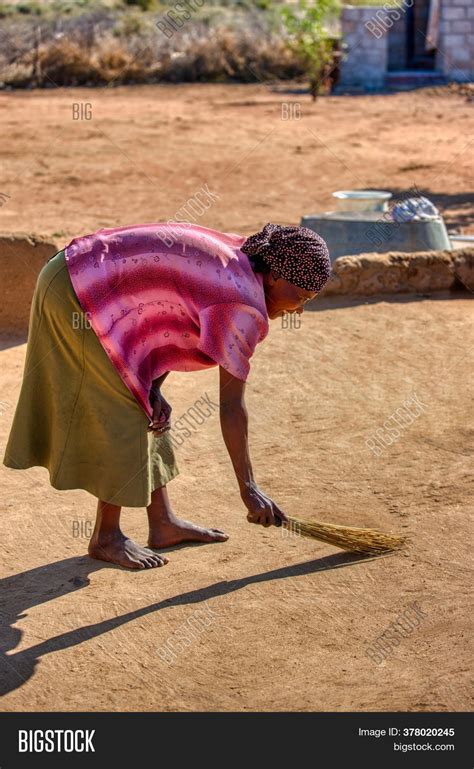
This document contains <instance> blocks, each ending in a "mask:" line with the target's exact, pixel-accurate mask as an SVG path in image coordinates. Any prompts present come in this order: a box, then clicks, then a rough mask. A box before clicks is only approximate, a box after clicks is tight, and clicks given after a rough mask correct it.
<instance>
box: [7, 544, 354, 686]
mask: <svg viewBox="0 0 474 769" xmlns="http://www.w3.org/2000/svg"><path fill="white" fill-rule="evenodd" d="M366 560H367V558H365V557H364V556H358V555H356V554H354V553H336V554H334V555H330V556H328V557H326V558H317V559H315V560H312V561H307V562H306V563H300V564H295V565H294V566H285V567H283V568H281V569H274V570H273V571H267V572H262V573H259V574H254V575H251V576H248V577H243V578H241V579H236V580H232V581H229V582H226V581H222V582H215V583H213V584H211V585H208V586H207V587H204V588H199V589H198V590H190V591H189V592H186V593H181V594H179V595H176V596H174V597H173V598H167V599H165V600H162V601H158V602H157V603H153V604H150V605H149V606H145V607H142V608H141V609H136V610H134V611H130V612H127V613H125V614H122V615H120V616H117V617H110V618H109V619H106V620H103V621H102V622H97V623H94V624H91V625H84V626H82V627H78V628H76V629H74V630H68V631H66V632H64V633H60V634H59V635H56V636H53V637H51V638H48V639H45V640H44V641H41V642H40V643H38V644H36V645H35V646H31V647H29V648H28V649H24V650H22V651H18V652H16V653H11V652H12V650H13V649H15V647H16V646H17V645H18V643H19V642H20V640H21V636H22V631H21V630H19V629H18V628H15V627H13V625H14V624H15V623H16V622H18V620H20V619H23V618H24V617H26V616H27V614H26V613H25V612H26V610H27V609H29V608H31V607H33V606H39V605H41V604H42V603H46V602H48V601H52V600H54V599H55V598H59V597H61V596H63V595H66V594H68V593H72V592H75V591H79V590H83V589H85V588H87V586H88V585H89V582H90V580H89V575H90V574H92V573H94V572H95V571H98V570H99V569H104V568H105V569H107V568H115V567H113V566H110V565H108V564H106V563H102V562H101V561H94V560H92V559H91V558H89V557H88V556H86V555H84V556H79V557H73V558H66V559H64V560H62V561H55V562H54V563H49V564H46V565H45V566H40V567H37V568H36V569H30V570H28V571H24V572H21V573H19V574H14V575H12V576H10V577H5V578H4V579H2V580H0V588H1V590H0V596H1V597H0V623H1V624H0V628H1V630H0V694H7V693H8V692H10V691H13V690H14V689H17V688H18V687H20V686H22V684H24V683H26V682H27V681H28V679H29V678H30V677H31V676H32V675H33V674H34V672H35V668H36V664H37V663H38V662H39V661H40V659H41V657H42V656H43V655H45V654H51V653H53V652H56V651H59V650H61V649H67V648H69V647H71V646H77V645H78V644H81V643H82V642H83V641H87V640H89V639H90V638H95V637H97V636H99V635H101V634H102V633H107V632H109V631H110V630H113V629H114V628H117V627H119V626H120V625H124V624H125V623H127V622H131V621H132V620H134V619H137V618H138V617H142V616H144V615H146V614H151V613H152V612H157V611H160V609H163V608H169V607H170V606H180V605H183V604H193V603H200V602H202V601H208V600H209V599H212V598H215V597H218V596H222V595H226V594H228V593H232V592H234V591H235V590H240V589H241V588H243V587H245V586H246V585H250V584H255V583H258V582H265V581H268V580H281V579H286V578H288V577H295V576H301V575H304V574H312V573H315V572H318V571H325V570H327V569H334V568H337V567H340V566H349V565H350V564H354V563H358V562H360V561H366ZM133 576H134V575H133V573H131V574H130V579H133Z"/></svg>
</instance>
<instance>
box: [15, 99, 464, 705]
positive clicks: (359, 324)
mask: <svg viewBox="0 0 474 769" xmlns="http://www.w3.org/2000/svg"><path fill="white" fill-rule="evenodd" d="M288 98H291V99H300V100H301V102H302V105H303V107H302V112H303V116H304V117H303V120H301V121H290V122H285V121H282V120H281V118H280V115H281V112H280V109H281V108H280V102H281V101H282V100H284V99H288ZM73 101H90V102H91V103H92V105H93V119H92V121H89V122H87V121H77V122H75V121H73V120H72V119H71V104H72V102H73ZM0 110H2V112H0V114H1V115H2V118H3V121H4V122H5V123H6V125H7V129H8V130H7V132H6V133H7V135H6V136H5V139H4V141H2V146H1V148H0V155H1V156H2V159H3V161H4V162H5V167H6V169H7V172H6V175H5V176H4V181H3V182H2V185H3V186H4V188H3V187H2V190H1V191H4V192H5V193H8V194H9V195H10V198H8V199H7V200H6V202H5V204H4V206H3V207H2V209H1V211H0V213H1V216H2V220H3V225H2V229H4V230H7V231H15V230H24V231H30V232H36V233H42V234H46V235H53V234H55V236H58V237H65V238H66V237H67V238H68V239H69V238H71V237H73V236H75V235H78V234H85V233H86V232H89V231H93V230H94V229H95V228H97V227H100V226H114V225H119V224H126V223H133V222H139V221H153V220H159V219H165V218H168V217H172V216H173V215H174V212H175V211H176V210H177V209H178V208H180V207H181V206H182V205H183V204H184V203H185V201H186V200H187V198H189V197H191V196H192V195H193V194H194V193H195V192H196V190H197V189H198V188H199V187H200V186H201V185H203V184H208V185H209V189H211V190H212V191H213V192H216V193H217V194H219V196H220V197H219V200H218V201H217V202H216V203H215V204H214V205H213V206H212V208H211V209H210V210H209V211H208V212H207V213H206V215H205V217H203V219H202V220H201V221H202V223H203V224H208V225H211V226H215V227H218V228H220V229H225V230H231V231H232V230H233V231H241V232H249V231H252V230H255V229H256V228H258V227H260V226H261V225H262V224H263V223H265V221H267V220H268V219H270V220H272V221H280V222H282V223H285V222H287V223H291V222H298V221H299V217H300V215H301V214H302V213H309V212H311V211H315V210H321V209H328V208H329V207H330V205H331V199H330V193H331V191H333V190H334V189H338V188H347V187H354V186H355V187H363V186H371V187H382V188H389V189H393V190H405V189H407V188H408V187H410V185H412V184H414V183H417V184H418V185H419V186H420V187H422V188H423V189H424V190H426V191H429V192H430V193H433V194H432V195H431V196H432V197H436V196H438V197H437V198H436V199H437V200H438V201H439V200H441V199H442V200H444V201H445V205H446V207H447V208H446V212H445V213H447V216H448V220H449V221H451V222H457V223H463V224H465V223H466V222H467V221H468V217H472V197H471V198H469V196H468V194H467V192H468V189H469V187H468V170H467V167H465V164H466V163H465V162H466V161H467V154H466V146H467V143H468V135H469V134H468V130H469V126H470V125H471V126H472V122H473V117H472V114H473V113H472V107H470V106H469V105H467V104H465V103H464V102H463V100H462V99H461V98H458V97H440V98H436V99H435V98H434V97H428V96H426V95H425V96H423V95H420V94H409V95H406V94H401V95H397V96H375V97H370V98H365V97H361V98H347V97H338V98H334V99H325V100H322V101H321V102H320V103H319V104H317V105H316V106H312V105H310V104H308V103H307V102H306V98H302V97H301V96H298V95H292V96H290V97H288V96H283V95H275V94H272V93H271V92H270V91H268V90H267V89H264V88H263V89H262V88H253V87H251V88H246V87H243V86H232V87H221V86H216V87H210V86H198V87H188V86H183V87H173V88H153V87H147V88H145V87H144V88H135V89H119V90H117V91H103V92H97V91H88V90H81V91H75V90H70V91H67V90H64V91H48V92H43V93H40V92H35V93H30V94H25V93H18V94H2V95H1V96H0ZM395 128H396V130H394V129H395ZM172 129H175V130H172ZM461 129H462V130H461ZM464 131H465V133H464ZM298 148H300V149H298ZM463 164H464V165H463ZM409 166H412V167H413V166H417V167H418V168H417V169H416V170H413V169H412V170H403V168H405V169H406V168H408V167H409ZM469 200H470V201H471V202H470V203H469ZM471 220H472V219H471ZM468 308H469V299H468V297H467V296H465V295H462V294H457V295H452V296H444V295H439V296H437V297H432V298H430V299H429V298H421V297H412V298H410V299H408V298H406V299H402V298H400V297H399V298H398V300H397V301H390V300H385V301H377V300H374V301H371V303H369V304H364V303H363V302H358V303H355V302H353V303H352V302H342V301H339V302H335V301H333V302H329V300H326V302H325V303H321V304H320V305H319V308H318V311H314V312H312V311H308V312H306V313H305V315H304V318H303V323H302V326H301V328H299V329H283V328H282V327H281V324H280V322H279V321H276V322H275V323H274V324H273V328H272V330H271V332H270V336H269V338H268V339H267V340H266V341H265V342H264V343H263V344H262V345H261V346H260V348H259V349H258V350H257V353H256V355H255V358H254V361H253V369H252V374H251V377H250V380H249V385H248V407H249V412H250V416H251V453H252V458H253V463H254V468H255V473H256V476H257V479H258V481H259V483H260V484H261V486H262V487H263V488H264V489H265V490H266V491H267V492H268V493H270V494H271V495H272V496H273V497H274V498H275V499H276V500H277V501H278V502H279V503H280V504H281V506H282V507H283V508H284V509H286V510H287V512H288V513H291V514H294V515H300V516H302V517H313V518H315V519H320V520H326V521H330V522H334V523H347V524H352V525H361V526H364V525H370V526H377V527H380V528H382V529H384V530H392V531H394V532H399V533H402V534H406V535H409V536H410V537H411V542H410V545H409V548H408V549H407V551H406V552H405V553H403V554H400V555H397V556H392V557H389V558H385V559H379V560H368V561H360V560H358V559H355V558H354V557H353V556H351V555H347V554H343V553H340V552H339V551H337V550H335V549H334V548H331V547H329V546H327V545H324V544H322V543H317V542H310V541H307V540H303V539H300V538H298V537H295V536H293V537H289V536H284V534H283V533H282V532H281V531H280V530H277V529H271V530H265V529H260V528H257V527H255V526H251V525H249V524H247V522H246V520H245V510H244V509H243V507H242V504H241V502H240V498H239V495H238V491H237V487H236V484H235V481H234V478H233V474H232V470H231V466H230V462H229V460H228V458H227V455H226V452H225V447H224V444H223V441H222V438H221V436H220V431H219V425H218V419H217V416H216V415H214V416H211V417H210V418H209V419H208V420H207V421H206V422H205V424H204V425H202V426H201V427H200V428H199V430H198V431H196V433H195V434H194V435H193V436H192V437H191V438H189V439H188V440H187V441H186V442H185V443H184V445H183V446H182V447H181V448H180V449H179V450H178V461H179V464H180V467H181V471H182V473H181V475H180V476H179V477H178V478H177V479H176V480H175V481H173V483H172V484H171V485H170V494H171V496H172V499H173V501H174V504H175V507H176V510H177V511H178V512H179V513H180V514H181V515H183V516H184V517H189V518H192V519H193V520H196V521H197V522H200V523H203V524H208V525H214V526H219V527H221V528H225V529H226V530H227V531H228V532H229V533H230V534H231V538H230V539H229V541H228V542H227V543H225V544H222V545H213V546H208V545H206V546H194V547H191V546H189V547H188V546H186V547H182V548H176V549H173V550H171V552H169V557H170V563H169V564H168V565H167V566H166V567H165V568H163V569H159V570H153V571H150V572H141V573H129V572H126V571H123V570H119V569H115V568H113V567H109V566H107V565H105V564H102V563H98V562H93V561H92V560H90V559H89V558H88V557H87V556H85V555H84V553H85V550H86V544H87V535H88V532H89V529H90V527H91V526H92V522H93V519H94V512H95V501H94V499H93V498H92V497H91V496H90V495H89V494H87V493H86V492H85V491H81V490H75V491H69V492H59V491H56V490H54V489H52V488H51V487H50V485H49V482H48V474H47V471H46V470H45V469H43V468H34V469H31V470H28V471H22V472H19V471H13V470H8V469H6V468H5V467H3V466H1V467H0V472H1V481H2V495H1V500H0V508H1V516H0V527H1V528H0V542H1V549H0V553H1V562H0V571H1V576H2V579H1V581H0V584H1V587H2V588H3V589H2V590H1V596H0V612H1V619H2V633H1V639H2V652H3V655H4V656H3V661H2V663H1V665H0V683H1V688H2V690H3V691H4V692H5V694H6V696H5V697H4V699H3V704H2V707H3V709H5V710H30V709H31V710H63V709H65V710H89V709H90V710H174V709H179V710H195V709H196V710H212V709H217V710H254V709H267V710H352V709H354V710H432V709H440V710H463V709H468V708H469V707H470V705H471V703H470V700H469V691H470V690H469V686H468V669H469V660H470V658H471V657H472V649H470V648H469V635H470V633H472V622H471V620H470V612H469V608H468V590H469V584H470V582H469V580H468V569H469V566H470V561H471V544H470V533H469V532H470V530H469V528H468V498H469V497H468V494H469V489H468V463H469V459H470V452H472V433H471V432H470V430H469V428H468V420H467V415H468V413H469V409H470V406H469V404H468V395H469V392H468V391H469V388H468V384H467V381H466V379H467V377H466V373H465V372H466V371H467V370H468V366H469V364H470V355H471V354H472V353H471V351H472V342H471V340H470V333H471V326H470V323H469V309H468ZM2 347H3V350H2V352H0V362H1V367H0V382H1V396H0V400H1V403H0V447H1V449H2V456H3V448H4V445H5V441H6V438H7V435H8V431H9V427H10V424H11V420H12V417H13V411H14V406H15V403H16V400H17V396H18V391H19V387H20V382H21V375H22V367H23V361H24V353H25V345H24V340H19V339H16V340H15V339H11V338H10V339H6V338H5V339H4V340H3V344H2ZM205 393H209V395H210V396H211V397H212V398H213V399H215V400H216V401H217V372H216V371H214V370H210V371H206V372H200V373H197V374H187V375H178V374H175V375H172V376H171V377H170V379H169V383H167V387H166V394H167V396H168V397H169V400H170V401H171V402H172V404H173V406H174V413H175V416H179V415H181V414H182V413H184V412H185V411H186V409H187V408H188V407H189V406H191V405H192V404H193V403H194V401H195V400H196V399H198V398H200V397H201V396H202V395H203V394H205ZM415 396H416V397H417V398H418V399H419V401H420V402H421V403H422V404H423V410H422V413H421V414H420V416H419V417H418V418H417V419H416V420H415V421H413V423H412V424H410V425H408V426H407V427H406V428H405V429H403V430H401V434H400V437H399V438H398V440H396V441H395V442H394V443H393V444H392V445H390V446H387V447H386V448H385V449H384V451H383V452H382V453H381V455H380V456H376V455H375V454H374V453H373V452H372V451H371V450H370V449H369V448H368V446H367V443H366V441H368V440H370V439H371V437H372V436H373V434H374V431H375V430H377V429H379V428H382V427H383V423H384V422H385V421H386V420H387V419H389V418H390V416H391V415H392V414H393V413H394V412H395V411H396V410H397V409H398V408H400V407H401V406H402V405H403V403H404V401H406V400H407V399H408V398H410V397H415ZM377 453H378V452H377ZM145 524H146V517H145V511H142V510H137V509H127V510H125V511H124V528H125V530H126V531H127V532H128V533H129V534H130V535H132V536H134V537H135V538H137V539H138V540H139V541H141V542H143V541H145V539H146V525H145ZM413 602H417V604H418V606H419V609H420V611H421V614H419V615H418V616H419V617H420V623H419V625H418V626H417V627H416V628H415V629H413V630H412V632H407V633H406V636H405V637H402V638H401V640H400V641H399V643H398V645H397V646H396V647H394V648H393V650H392V651H391V653H389V654H387V656H386V657H384V658H383V659H382V660H379V663H380V664H378V662H377V661H376V660H375V659H374V658H373V655H372V656H371V655H370V649H371V648H372V646H373V644H374V642H375V640H376V638H377V637H378V636H380V635H381V634H382V633H383V632H384V631H386V630H387V629H388V628H389V626H390V623H392V622H394V621H396V620H397V619H398V618H399V616H400V615H401V614H402V613H403V612H405V611H407V610H408V611H409V610H410V607H411V606H412V604H413ZM411 616H413V615H411ZM172 644H174V646H173V648H174V650H175V653H174V654H173V655H172V654H171V653H170V648H171V645H172Z"/></svg>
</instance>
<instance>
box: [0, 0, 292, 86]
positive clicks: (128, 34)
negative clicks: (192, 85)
mask: <svg viewBox="0 0 474 769" xmlns="http://www.w3.org/2000/svg"><path fill="white" fill-rule="evenodd" d="M159 18H160V15H159V14H156V13H143V14H137V13H136V12H135V11H134V12H129V11H125V12H122V13H117V12H112V11H111V10H110V9H101V10H96V11H87V12H84V13H82V14H80V15H77V16H74V17H71V18H69V17H61V16H60V17H56V18H50V17H48V18H39V19H38V18H37V17H36V18H33V17H29V16H28V17H21V16H15V17H14V18H13V17H12V18H8V19H4V20H3V24H2V27H3V28H2V50H1V52H0V87H1V86H2V85H3V86H4V87H5V86H10V87H16V88H25V87H32V86H33V87H45V86H46V87H51V86H52V85H53V84H55V85H58V86H69V85H72V86H79V85H107V84H110V83H114V84H117V85H120V84H130V83H157V82H195V81H211V82H219V81H225V80H231V81H232V80H233V81H239V82H255V81H258V80H269V79H288V78H290V79H293V78H297V77H300V76H302V75H303V74H304V69H303V65H302V64H301V63H300V62H299V61H298V60H297V58H296V56H295V55H294V54H293V53H291V52H290V51H289V49H288V48H287V45H286V42H285V39H284V37H283V36H282V34H281V30H279V29H276V28H275V26H274V25H273V24H272V23H271V22H270V20H269V19H267V18H266V16H265V15H263V14H261V13H257V12H256V11H252V12H240V14H238V15H236V14H233V15H232V14H230V15H229V14H227V15H226V16H224V17H222V18H221V17H218V18H217V19H214V20H213V18H208V19H198V18H196V19H191V20H190V21H188V22H187V23H186V24H185V25H184V26H183V28H182V29H179V30H177V31H176V32H175V33H174V34H173V35H172V36H171V37H167V36H166V35H164V34H163V33H162V32H161V31H160V30H159V29H158V28H157V26H156V22H157V20H158V19H159Z"/></svg>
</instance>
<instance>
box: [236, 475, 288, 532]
mask: <svg viewBox="0 0 474 769" xmlns="http://www.w3.org/2000/svg"><path fill="white" fill-rule="evenodd" d="M240 496H241V497H242V501H243V503H244V505H245V507H246V508H247V510H248V514H247V520H248V522H249V523H258V524H260V526H281V525H282V521H287V520H288V518H287V516H286V514H285V513H284V512H283V510H281V509H280V508H279V507H278V505H277V504H276V502H274V501H273V499H270V497H268V496H267V495H266V494H265V493H264V492H263V491H262V490H261V489H259V488H258V486H257V484H256V483H251V484H248V485H247V486H246V487H245V488H244V489H242V491H241V492H240Z"/></svg>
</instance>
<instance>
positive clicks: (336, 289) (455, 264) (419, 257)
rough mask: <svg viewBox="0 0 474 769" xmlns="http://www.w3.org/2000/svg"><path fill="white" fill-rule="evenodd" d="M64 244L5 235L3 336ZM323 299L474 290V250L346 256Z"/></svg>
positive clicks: (22, 326)
mask: <svg viewBox="0 0 474 769" xmlns="http://www.w3.org/2000/svg"><path fill="white" fill-rule="evenodd" d="M63 246H64V243H57V242H54V241H53V240H52V239H51V240H49V239H47V238H42V237H39V236H35V235H26V234H23V233H14V234H4V235H2V234H1V233H0V286H1V301H0V330H1V331H14V332H19V333H21V332H25V331H26V330H27V329H28V319H29V313H30V305H31V298H32V296H33V291H34V288H35V284H36V279H37V277H38V273H39V271H40V270H41V268H42V267H43V265H44V264H46V262H47V261H48V259H50V257H51V256H54V254H55V253H57V251H59V249H60V248H62V247H63ZM333 270H334V274H333V276H332V277H331V280H330V281H329V283H328V284H327V285H326V287H325V288H324V290H323V291H322V292H321V294H320V296H337V295H348V296H351V295H354V296H364V295H365V296H372V295H374V294H398V293H420V294H429V293H432V292H434V291H447V290H452V289H455V288H462V287H464V288H466V289H469V290H471V291H472V290H474V248H468V249H459V250H456V251H426V252H420V253H416V254H407V253H401V252H396V253H395V252H394V253H388V254H359V255H357V256H341V257H339V259H336V261H335V262H334V264H333Z"/></svg>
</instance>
